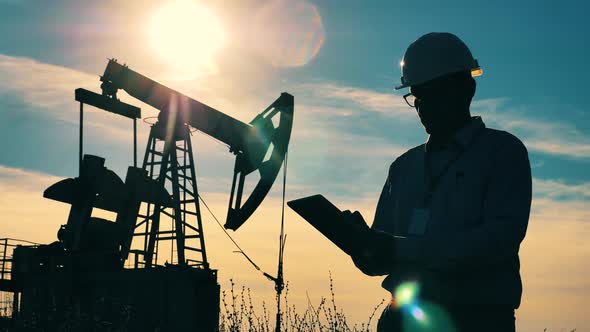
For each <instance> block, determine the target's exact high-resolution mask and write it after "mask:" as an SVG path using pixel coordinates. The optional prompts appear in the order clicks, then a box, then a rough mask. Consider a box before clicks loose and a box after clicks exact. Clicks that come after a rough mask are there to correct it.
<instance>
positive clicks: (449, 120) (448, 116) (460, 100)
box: [410, 77, 470, 135]
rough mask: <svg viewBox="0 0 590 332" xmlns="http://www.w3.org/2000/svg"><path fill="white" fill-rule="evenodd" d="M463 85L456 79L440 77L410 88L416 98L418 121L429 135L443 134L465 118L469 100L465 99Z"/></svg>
mask: <svg viewBox="0 0 590 332" xmlns="http://www.w3.org/2000/svg"><path fill="white" fill-rule="evenodd" d="M464 89H465V85H464V84H458V82H457V79H452V78H449V77H441V78H437V79H435V80H432V81H429V82H426V83H424V84H420V85H415V86H412V87H410V92H411V93H412V95H414V97H416V101H415V105H416V110H417V111H418V116H419V117H420V121H421V122H422V125H423V126H424V129H426V132H427V133H429V134H435V135H437V134H444V133H447V132H448V131H449V130H450V128H452V127H453V125H454V124H456V123H457V121H460V120H461V119H463V118H464V117H465V111H466V108H467V109H468V107H469V102H470V99H469V100H467V99H466V93H465V91H464Z"/></svg>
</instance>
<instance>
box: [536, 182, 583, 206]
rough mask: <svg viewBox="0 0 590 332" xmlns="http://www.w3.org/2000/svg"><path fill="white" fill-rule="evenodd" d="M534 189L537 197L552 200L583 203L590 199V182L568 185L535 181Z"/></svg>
mask: <svg viewBox="0 0 590 332" xmlns="http://www.w3.org/2000/svg"><path fill="white" fill-rule="evenodd" d="M533 188H534V192H535V194H536V195H540V196H545V197H548V198H552V199H563V198H567V199H569V200H578V201H583V200H586V199H590V182H583V183H577V184H567V183H565V182H563V181H557V180H541V179H534V180H533Z"/></svg>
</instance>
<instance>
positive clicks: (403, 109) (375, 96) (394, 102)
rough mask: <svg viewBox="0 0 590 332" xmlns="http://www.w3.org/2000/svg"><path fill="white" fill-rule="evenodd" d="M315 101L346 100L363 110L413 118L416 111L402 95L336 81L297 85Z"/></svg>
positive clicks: (298, 88)
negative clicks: (344, 84) (339, 83)
mask: <svg viewBox="0 0 590 332" xmlns="http://www.w3.org/2000/svg"><path fill="white" fill-rule="evenodd" d="M297 90H302V92H304V93H305V94H308V95H309V96H310V97H311V98H313V100H314V101H316V102H318V103H320V104H322V103H335V102H336V103H338V102H345V103H347V104H348V105H349V107H350V106H353V107H355V108H356V109H359V108H360V109H359V110H360V111H363V112H378V113H383V114H386V115H387V116H391V117H400V118H404V119H413V118H414V117H415V112H414V111H413V110H412V109H411V108H409V107H408V105H406V102H405V101H404V100H403V98H402V97H401V96H398V95H395V94H393V92H391V93H384V92H378V91H374V90H370V89H364V88H359V87H352V86H343V85H337V84H335V83H309V84H302V85H300V86H299V87H297Z"/></svg>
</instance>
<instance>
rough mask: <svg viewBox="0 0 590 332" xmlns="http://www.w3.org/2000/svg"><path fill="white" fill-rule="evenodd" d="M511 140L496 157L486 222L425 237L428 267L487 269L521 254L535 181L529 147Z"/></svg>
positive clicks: (484, 214)
mask: <svg viewBox="0 0 590 332" xmlns="http://www.w3.org/2000/svg"><path fill="white" fill-rule="evenodd" d="M510 138H511V139H510V140H508V141H507V142H506V143H505V144H504V145H503V146H502V147H500V149H499V150H498V151H497V152H496V153H495V157H494V158H493V163H494V165H493V167H492V169H493V173H492V176H491V178H490V180H489V182H488V187H487V190H486V193H485V198H484V202H483V217H482V218H483V220H482V223H481V224H480V225H479V226H477V227H475V228H472V229H468V230H464V231H461V232H457V233H447V234H439V235H436V236H434V237H433V236H430V237H429V236H427V237H425V238H424V243H423V259H424V260H425V261H424V263H425V265H426V267H427V268H428V267H429V268H433V269H445V270H446V269H453V268H456V267H458V266H461V267H467V266H486V265H491V264H494V263H495V262H498V261H503V260H506V259H511V258H513V257H514V256H516V255H518V250H519V246H520V243H521V242H522V240H523V239H524V236H525V233H526V229H527V225H528V220H529V214H530V207H531V196H532V180H531V169H530V163H529V159H528V153H527V150H526V148H525V146H524V145H523V144H522V142H521V141H520V140H518V139H517V138H515V137H514V136H510ZM409 245H410V246H411V245H412V244H409Z"/></svg>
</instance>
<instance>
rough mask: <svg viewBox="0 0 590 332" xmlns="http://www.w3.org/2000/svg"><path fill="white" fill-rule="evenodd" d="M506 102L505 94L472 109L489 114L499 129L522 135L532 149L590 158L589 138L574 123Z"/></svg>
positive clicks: (476, 104)
mask: <svg viewBox="0 0 590 332" xmlns="http://www.w3.org/2000/svg"><path fill="white" fill-rule="evenodd" d="M505 104H506V99H502V98H498V99H489V100H482V101H476V102H475V103H474V105H473V109H474V110H475V111H478V112H481V113H482V115H484V116H487V119H489V120H491V122H492V124H494V125H497V126H498V128H499V129H503V130H507V131H511V132H513V133H514V134H516V135H517V136H519V137H521V139H522V140H523V141H524V143H525V145H526V146H527V148H528V149H529V150H530V151H535V152H539V153H544V154H548V155H555V156H559V157H567V158H575V159H587V158H590V138H589V136H588V134H587V133H583V132H582V131H580V130H579V129H577V128H576V127H575V124H573V123H570V122H566V121H564V120H559V119H542V118H540V117H533V116H531V115H528V114H527V111H526V108H524V109H523V108H522V107H521V108H517V107H510V106H505ZM484 120H485V118H484Z"/></svg>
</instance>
